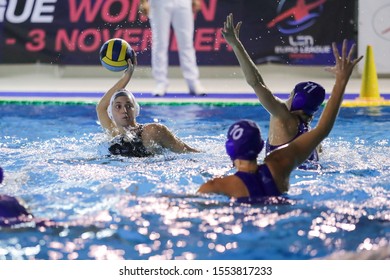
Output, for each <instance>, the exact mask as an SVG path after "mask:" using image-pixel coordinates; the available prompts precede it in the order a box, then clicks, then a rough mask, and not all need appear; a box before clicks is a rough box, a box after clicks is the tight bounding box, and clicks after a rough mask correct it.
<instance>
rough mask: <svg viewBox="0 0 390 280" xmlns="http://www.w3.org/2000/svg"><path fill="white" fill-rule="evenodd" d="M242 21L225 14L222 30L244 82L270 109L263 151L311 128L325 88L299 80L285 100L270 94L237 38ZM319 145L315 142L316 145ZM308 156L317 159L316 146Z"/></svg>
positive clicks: (282, 143)
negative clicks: (266, 137) (242, 74)
mask: <svg viewBox="0 0 390 280" xmlns="http://www.w3.org/2000/svg"><path fill="white" fill-rule="evenodd" d="M240 27H241V22H238V23H237V25H236V26H234V23H233V15H232V14H230V15H228V16H227V18H226V22H225V23H224V27H223V29H222V34H223V36H224V38H225V39H226V41H227V42H228V44H229V45H231V46H232V47H233V51H234V53H235V55H236V57H237V59H238V61H239V63H240V66H241V68H242V70H243V73H244V75H245V78H246V81H247V83H248V84H249V85H250V86H251V87H252V88H253V90H254V91H255V93H256V95H257V97H258V99H259V101H260V103H261V104H262V105H263V106H264V108H265V109H266V110H267V111H268V112H269V113H270V115H271V116H270V123H269V133H268V139H267V143H266V153H267V154H268V153H270V152H271V151H272V150H274V149H276V148H278V147H280V146H282V145H284V144H286V143H289V142H291V141H292V140H293V139H295V138H296V137H298V136H299V135H301V134H303V133H305V132H307V131H309V130H310V123H311V121H312V119H313V115H314V113H315V112H317V110H318V109H319V107H320V106H321V104H322V103H323V102H324V99H325V89H324V88H323V87H322V86H321V85H319V84H317V83H314V82H311V81H307V82H302V83H298V84H297V85H296V86H295V87H294V89H293V91H292V92H291V94H290V97H289V98H288V100H286V101H285V102H284V101H282V100H280V99H279V98H277V97H276V96H274V95H273V94H272V92H271V91H270V89H269V88H268V87H267V86H266V85H265V83H264V80H263V78H262V76H261V75H260V72H259V70H258V68H257V67H256V65H255V64H254V62H253V61H252V60H251V58H250V57H249V55H248V53H247V51H246V50H245V47H244V46H243V45H242V43H241V41H240V40H239V32H240ZM319 147H320V145H319V146H318V149H320V148H319ZM309 160H314V161H316V160H318V152H317V149H313V153H312V154H311V155H310V157H309Z"/></svg>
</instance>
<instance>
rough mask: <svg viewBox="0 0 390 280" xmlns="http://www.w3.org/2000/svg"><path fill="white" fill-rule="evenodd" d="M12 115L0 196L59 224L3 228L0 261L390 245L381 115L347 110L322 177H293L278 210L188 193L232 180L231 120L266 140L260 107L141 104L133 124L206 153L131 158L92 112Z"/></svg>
mask: <svg viewBox="0 0 390 280" xmlns="http://www.w3.org/2000/svg"><path fill="white" fill-rule="evenodd" d="M19 106H20V105H8V106H7V107H6V108H5V109H4V110H3V111H2V112H4V113H3V114H1V115H0V129H1V131H2V135H1V143H0V153H1V161H0V164H1V166H2V167H3V168H4V169H5V172H6V174H5V175H6V177H5V182H4V183H3V184H2V185H1V186H0V188H1V193H6V194H10V195H15V196H18V197H22V198H23V199H24V200H25V201H26V203H27V204H28V205H29V207H30V209H31V211H32V212H33V213H34V215H35V216H36V217H40V218H45V219H51V220H52V221H54V222H55V226H49V227H37V228H35V227H33V225H31V224H29V225H23V226H21V227H20V228H16V229H2V230H0V259H311V258H322V257H326V256H329V255H331V254H337V253H340V252H343V251H348V252H349V251H351V252H356V251H357V252H360V251H362V250H363V251H364V250H371V249H375V248H378V247H386V246H387V245H388V240H389V237H390V231H389V228H390V227H389V225H390V224H389V221H390V211H389V209H390V202H389V201H390V199H389V198H390V195H389V191H390V185H389V183H388V182H389V181H390V180H389V174H390V172H389V167H390V163H389V160H388V155H389V154H390V148H389V142H388V132H386V131H388V128H387V127H388V125H389V115H390V110H389V109H388V108H382V109H381V111H380V112H379V116H377V114H378V112H376V114H374V115H373V116H372V114H371V115H370V114H367V113H366V114H365V112H364V111H361V109H343V110H342V111H341V114H340V117H339V119H338V121H337V122H336V125H335V129H334V131H333V132H332V133H331V135H330V136H329V138H328V139H326V140H325V141H324V143H323V145H324V150H325V153H324V154H323V156H322V158H321V165H322V168H321V169H319V170H308V171H298V170H297V171H294V173H293V176H292V180H291V182H292V186H291V189H290V192H289V194H288V196H286V199H285V200H284V201H283V203H272V201H271V202H268V203H264V204H259V205H246V204H241V205H239V204H237V203H234V202H233V201H230V200H229V199H228V198H226V197H224V196H219V195H208V196H200V195H197V194H196V190H197V189H198V187H199V186H200V184H202V183H203V182H205V181H206V180H208V179H210V178H212V177H214V176H222V175H224V174H227V173H231V172H233V169H232V165H231V162H230V161H229V159H228V158H227V156H226V155H225V151H224V139H225V133H226V129H227V127H228V126H229V125H230V124H231V123H232V122H233V121H234V120H236V119H237V118H251V119H255V120H257V121H258V123H259V125H260V126H261V128H262V132H263V134H264V135H266V133H267V128H268V127H267V125H268V124H267V121H266V120H267V119H268V118H267V114H266V113H265V111H264V110H263V109H262V108H259V107H257V106H239V107H218V106H217V107H213V106H211V107H207V106H205V107H202V106H195V105H189V106H145V108H143V109H144V110H143V113H142V115H144V116H146V117H143V118H140V119H139V122H141V123H144V122H151V121H159V122H161V123H164V124H166V125H167V126H168V127H170V128H171V129H172V130H173V131H175V133H176V134H177V135H178V136H179V137H180V138H182V139H183V140H184V141H185V142H187V143H189V144H190V145H191V146H194V147H196V148H198V149H201V150H202V151H203V152H202V153H199V154H184V155H181V154H180V155H177V154H173V153H169V152H166V153H164V154H162V155H158V156H154V157H151V158H146V159H145V158H141V159H137V158H123V157H120V156H114V157H109V156H107V153H106V149H107V146H106V140H107V139H106V138H105V136H104V135H103V134H102V133H101V130H100V127H99V126H98V124H96V116H95V115H94V107H93V106H70V108H68V107H66V106H64V107H61V108H55V107H56V106H53V107H50V106H49V108H48V107H47V106H20V107H19ZM3 107H4V106H3ZM16 109H17V110H19V111H18V112H19V114H18V113H17V112H15V111H16ZM20 112H23V113H24V115H25V116H24V117H20V116H19V115H20ZM10 124H12V125H10ZM385 127H386V129H384V128H385ZM261 157H263V154H262V155H261ZM338 258H341V257H340V256H338Z"/></svg>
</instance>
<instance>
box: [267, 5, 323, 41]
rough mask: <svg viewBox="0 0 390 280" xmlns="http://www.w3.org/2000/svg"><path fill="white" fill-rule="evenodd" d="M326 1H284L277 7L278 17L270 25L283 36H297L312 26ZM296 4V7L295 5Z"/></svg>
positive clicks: (269, 26)
mask: <svg viewBox="0 0 390 280" xmlns="http://www.w3.org/2000/svg"><path fill="white" fill-rule="evenodd" d="M325 2H326V0H315V1H306V0H297V1H296V2H295V1H287V0H282V1H280V2H279V4H278V7H277V16H276V17H275V18H274V19H272V20H271V21H270V22H269V23H268V24H267V27H268V28H273V27H276V28H277V29H278V30H279V32H281V33H282V34H286V35H288V34H295V33H298V32H300V31H302V30H305V29H307V28H309V27H310V26H312V25H313V24H314V23H315V21H316V19H317V18H318V17H319V16H320V14H321V12H322V11H323V4H324V3H325ZM294 4H295V5H294Z"/></svg>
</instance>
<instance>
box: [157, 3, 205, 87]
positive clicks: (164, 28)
mask: <svg viewBox="0 0 390 280" xmlns="http://www.w3.org/2000/svg"><path fill="white" fill-rule="evenodd" d="M149 2H150V15H149V20H150V25H151V30H152V75H153V77H154V79H155V81H156V82H157V83H162V84H164V85H168V63H169V59H168V47H169V43H170V41H169V38H170V27H171V25H172V27H173V30H174V33H175V36H176V39H177V44H178V51H179V62H180V68H181V71H182V73H183V77H184V79H185V80H186V81H187V83H188V84H192V83H195V82H197V81H198V79H199V69H198V66H197V63H196V55H195V48H194V42H193V36H194V16H193V13H192V0H149Z"/></svg>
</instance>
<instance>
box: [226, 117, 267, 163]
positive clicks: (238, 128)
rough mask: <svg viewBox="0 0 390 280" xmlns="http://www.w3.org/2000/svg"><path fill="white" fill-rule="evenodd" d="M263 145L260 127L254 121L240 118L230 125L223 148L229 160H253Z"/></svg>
mask: <svg viewBox="0 0 390 280" xmlns="http://www.w3.org/2000/svg"><path fill="white" fill-rule="evenodd" d="M263 147H264V141H263V139H261V133H260V128H259V127H258V126H257V124H256V123H255V122H254V121H251V120H240V121H238V122H236V123H234V124H232V125H231V126H230V128H229V130H228V133H227V140H226V143H225V148H226V152H227V154H228V155H229V156H230V158H231V160H233V161H234V160H236V159H244V160H255V159H256V158H257V156H258V155H259V153H260V152H261V150H262V149H263Z"/></svg>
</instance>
